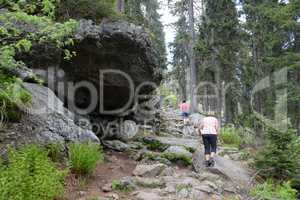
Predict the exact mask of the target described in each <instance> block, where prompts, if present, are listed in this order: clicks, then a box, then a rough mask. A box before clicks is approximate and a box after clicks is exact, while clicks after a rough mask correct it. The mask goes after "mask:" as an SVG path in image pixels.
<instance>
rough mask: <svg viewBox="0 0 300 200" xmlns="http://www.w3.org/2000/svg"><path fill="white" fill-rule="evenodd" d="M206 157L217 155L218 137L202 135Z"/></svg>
mask: <svg viewBox="0 0 300 200" xmlns="http://www.w3.org/2000/svg"><path fill="white" fill-rule="evenodd" d="M202 139H203V144H204V150H205V155H208V154H211V153H212V152H213V153H217V140H218V136H217V135H215V134H205V135H202Z"/></svg>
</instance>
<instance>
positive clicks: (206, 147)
mask: <svg viewBox="0 0 300 200" xmlns="http://www.w3.org/2000/svg"><path fill="white" fill-rule="evenodd" d="M202 139H203V144H204V155H205V160H206V161H208V160H209V159H210V144H209V137H207V135H202Z"/></svg>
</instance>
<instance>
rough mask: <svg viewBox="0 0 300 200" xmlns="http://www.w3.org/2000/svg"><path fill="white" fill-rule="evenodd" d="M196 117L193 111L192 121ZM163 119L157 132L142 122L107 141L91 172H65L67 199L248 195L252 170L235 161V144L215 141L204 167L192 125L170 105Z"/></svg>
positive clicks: (152, 199)
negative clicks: (82, 177) (129, 134)
mask: <svg viewBox="0 0 300 200" xmlns="http://www.w3.org/2000/svg"><path fill="white" fill-rule="evenodd" d="M200 118H201V116H200V115H194V116H191V121H193V120H199V119H200ZM162 122H163V123H162V124H161V130H160V132H159V135H157V134H154V133H153V132H152V130H151V127H150V126H141V127H140V132H139V134H138V135H137V136H136V137H135V139H134V140H133V141H130V142H127V143H123V142H121V141H117V140H115V141H110V142H109V148H110V149H111V148H113V149H115V150H109V151H107V153H106V161H105V162H104V163H102V164H99V166H98V168H97V170H96V172H95V174H94V175H92V177H90V178H89V179H87V181H78V178H76V177H72V176H71V177H70V181H69V182H70V183H71V184H69V186H68V190H69V191H68V194H67V197H66V199H81V200H85V199H86V200H96V199H99V200H100V199H103V200H110V199H115V200H117V199H126V200H130V199H131V200H160V199H161V200H167V199H168V200H169V199H170V200H172V199H174V200H175V199H187V200H193V199H195V200H201V199H205V200H223V199H224V200H226V199H228V200H229V199H247V192H248V189H249V188H250V186H251V181H252V179H251V173H250V172H249V170H248V169H247V167H246V166H245V165H243V164H242V162H240V161H239V160H240V159H241V154H240V153H239V152H238V150H237V149H235V148H229V147H219V155H218V156H217V158H216V166H215V167H214V168H205V167H204V166H203V152H202V149H203V146H202V143H201V140H200V138H199V137H198V136H197V135H196V134H195V130H194V129H193V127H192V126H183V124H182V122H181V119H180V116H179V114H178V113H174V112H173V111H169V112H166V111H165V112H163V116H162ZM106 146H107V145H106ZM118 151H119V152H118ZM120 151H122V152H120ZM74 180H77V181H75V182H74ZM82 182H83V183H82Z"/></svg>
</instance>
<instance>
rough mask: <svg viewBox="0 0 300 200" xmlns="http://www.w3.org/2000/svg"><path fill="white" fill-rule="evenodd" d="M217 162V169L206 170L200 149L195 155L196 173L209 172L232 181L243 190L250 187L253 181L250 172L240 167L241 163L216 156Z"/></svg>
mask: <svg viewBox="0 0 300 200" xmlns="http://www.w3.org/2000/svg"><path fill="white" fill-rule="evenodd" d="M215 161H216V165H215V167H213V168H206V167H205V166H204V153H203V150H202V149H198V150H197V151H196V152H195V153H194V155H193V166H194V169H195V171H197V172H199V173H200V172H201V173H202V172H203V171H205V170H209V171H210V172H211V173H213V174H216V175H219V176H220V177H223V178H225V179H228V180H230V181H232V182H233V183H234V184H236V185H238V186H240V187H241V188H247V187H248V186H249V184H250V181H251V176H250V172H249V171H247V170H246V169H244V168H243V167H242V166H240V164H239V163H237V162H234V161H232V160H228V159H226V158H222V157H220V156H216V158H215Z"/></svg>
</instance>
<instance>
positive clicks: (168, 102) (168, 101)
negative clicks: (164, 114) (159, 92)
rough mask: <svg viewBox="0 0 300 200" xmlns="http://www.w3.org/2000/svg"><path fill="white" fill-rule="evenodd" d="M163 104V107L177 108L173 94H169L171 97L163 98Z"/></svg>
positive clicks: (175, 97)
mask: <svg viewBox="0 0 300 200" xmlns="http://www.w3.org/2000/svg"><path fill="white" fill-rule="evenodd" d="M164 102H165V104H166V105H165V106H172V107H173V108H177V106H178V103H179V102H178V98H177V96H176V95H174V94H171V95H168V96H167V97H165V99H164Z"/></svg>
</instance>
